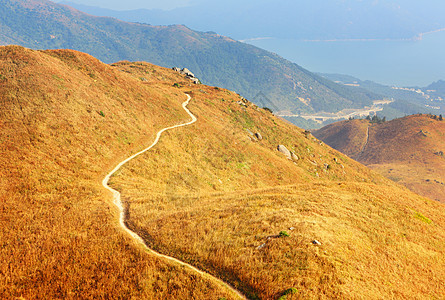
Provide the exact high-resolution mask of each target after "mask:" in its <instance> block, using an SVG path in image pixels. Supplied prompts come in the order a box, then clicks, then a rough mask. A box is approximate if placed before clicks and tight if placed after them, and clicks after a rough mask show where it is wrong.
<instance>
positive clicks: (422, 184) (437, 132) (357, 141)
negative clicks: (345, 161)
mask: <svg viewBox="0 0 445 300" xmlns="http://www.w3.org/2000/svg"><path fill="white" fill-rule="evenodd" d="M376 120H377V121H378V119H376ZM367 133H368V135H367ZM314 134H315V135H316V136H317V137H319V138H320V139H322V140H323V141H325V142H326V143H327V144H328V145H330V146H332V147H334V148H335V149H337V150H339V151H341V152H343V153H345V154H347V155H348V156H350V157H352V158H354V159H356V160H358V161H359V162H361V163H364V164H365V165H368V166H370V167H371V168H373V169H375V170H376V171H378V172H379V173H381V174H382V175H384V176H386V177H388V178H390V179H392V180H394V181H397V182H399V183H401V184H403V185H405V186H407V187H408V188H410V189H412V190H413V191H415V192H416V193H419V194H421V195H424V196H427V197H430V198H431V199H434V200H438V201H442V202H445V160H444V159H443V155H441V154H443V151H444V150H443V149H445V139H444V137H445V122H443V118H441V115H433V114H417V115H411V116H407V117H404V118H400V119H395V120H392V121H389V122H373V121H372V120H350V121H345V122H338V123H335V124H331V125H329V126H326V127H324V128H322V129H320V130H318V131H315V132H314ZM365 145H366V147H365Z"/></svg>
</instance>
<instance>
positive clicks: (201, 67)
mask: <svg viewBox="0 0 445 300" xmlns="http://www.w3.org/2000/svg"><path fill="white" fill-rule="evenodd" d="M0 26H1V28H2V30H1V31H0V44H3V45H7V44H18V45H22V46H26V47H29V48H33V49H55V48H70V49H75V50H79V51H83V52H86V53H89V54H91V55H94V56H95V57H98V58H99V59H101V60H102V61H104V62H107V63H111V62H116V61H120V60H131V61H148V62H151V63H154V64H157V65H161V66H164V67H174V66H176V67H187V68H189V69H190V70H191V71H192V72H194V73H195V75H197V77H199V78H200V79H201V81H202V82H203V83H206V84H210V85H216V86H221V87H225V88H228V89H230V90H234V91H236V92H238V93H240V94H242V95H243V96H244V97H246V98H248V99H251V100H252V101H254V102H256V103H257V104H258V105H260V106H267V107H270V108H271V109H272V110H274V111H277V110H288V111H293V112H299V111H304V112H314V111H321V110H323V111H329V112H335V111H338V110H341V109H343V108H350V107H362V106H364V105H368V104H369V103H371V101H372V100H374V99H376V98H377V99H378V98H379V97H380V96H378V95H375V94H374V93H369V92H368V91H365V90H356V89H351V88H349V87H347V86H343V85H339V84H336V83H333V82H332V81H330V80H327V79H325V78H323V77H321V76H318V75H315V74H313V73H311V72H309V71H307V70H305V69H303V68H302V67H300V66H298V65H296V64H294V63H291V62H290V61H287V60H285V59H283V58H281V57H280V56H278V55H276V54H273V53H270V52H267V51H265V50H262V49H259V48H256V47H254V46H251V45H248V44H244V43H241V42H238V41H235V40H233V39H231V38H228V37H224V36H221V35H218V34H216V33H212V32H197V31H193V30H191V29H189V28H187V27H185V26H182V25H175V26H150V25H146V24H135V23H127V22H122V21H119V20H116V19H113V18H109V17H94V16H91V15H88V14H85V13H82V12H80V11H78V10H75V9H73V8H70V7H68V6H64V5H59V4H55V3H52V2H50V1H46V0H25V1H16V0H4V1H2V2H1V3H0Z"/></svg>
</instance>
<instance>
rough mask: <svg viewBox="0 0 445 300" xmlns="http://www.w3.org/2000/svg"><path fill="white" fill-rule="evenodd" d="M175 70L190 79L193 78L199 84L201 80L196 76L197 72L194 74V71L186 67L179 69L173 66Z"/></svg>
mask: <svg viewBox="0 0 445 300" xmlns="http://www.w3.org/2000/svg"><path fill="white" fill-rule="evenodd" d="M172 70H173V71H176V72H178V73H179V74H182V75H185V77H186V78H187V79H189V80H191V81H192V82H193V83H194V84H199V83H200V81H199V79H198V78H196V77H195V74H193V73H192V72H190V70H189V69H187V68H184V69H182V70H181V69H179V68H177V67H173V68H172Z"/></svg>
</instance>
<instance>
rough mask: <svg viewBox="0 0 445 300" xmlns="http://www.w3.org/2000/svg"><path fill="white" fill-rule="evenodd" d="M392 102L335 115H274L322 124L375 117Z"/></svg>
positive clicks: (379, 102) (347, 110)
mask: <svg viewBox="0 0 445 300" xmlns="http://www.w3.org/2000/svg"><path fill="white" fill-rule="evenodd" d="M393 102H394V101H392V100H375V101H373V105H372V106H371V107H364V108H362V109H344V110H342V111H339V112H337V113H327V112H318V113H317V114H312V115H296V114H292V113H286V112H281V111H279V112H277V113H276V115H277V116H279V117H286V118H293V117H300V118H303V119H305V120H312V121H315V122H317V123H319V124H323V123H324V122H326V121H335V120H347V119H349V118H363V117H367V116H369V115H376V114H377V113H378V112H381V111H383V109H384V105H388V104H391V103H393Z"/></svg>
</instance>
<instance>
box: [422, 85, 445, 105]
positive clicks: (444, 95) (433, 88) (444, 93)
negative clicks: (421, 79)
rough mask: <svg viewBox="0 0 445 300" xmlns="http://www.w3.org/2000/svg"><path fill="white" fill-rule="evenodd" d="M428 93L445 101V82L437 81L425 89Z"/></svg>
mask: <svg viewBox="0 0 445 300" xmlns="http://www.w3.org/2000/svg"><path fill="white" fill-rule="evenodd" d="M425 90H427V91H428V93H430V94H432V95H434V96H435V97H437V98H440V99H441V101H444V100H445V81H444V80H439V81H436V82H434V83H432V84H430V85H429V86H427V87H426V88H425Z"/></svg>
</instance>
